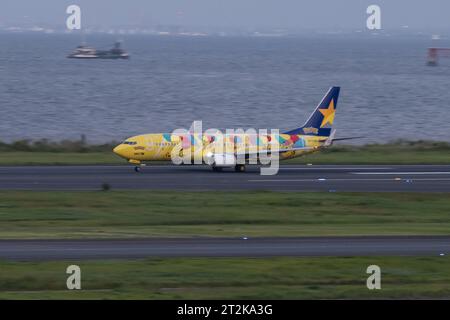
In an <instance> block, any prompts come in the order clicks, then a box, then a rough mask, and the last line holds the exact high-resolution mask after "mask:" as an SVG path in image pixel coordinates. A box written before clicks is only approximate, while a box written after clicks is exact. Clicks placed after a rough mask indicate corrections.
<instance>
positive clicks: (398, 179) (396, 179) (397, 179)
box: [394, 178, 402, 181]
mask: <svg viewBox="0 0 450 320" xmlns="http://www.w3.org/2000/svg"><path fill="white" fill-rule="evenodd" d="M394 180H395V181H400V180H402V178H395V179H394Z"/></svg>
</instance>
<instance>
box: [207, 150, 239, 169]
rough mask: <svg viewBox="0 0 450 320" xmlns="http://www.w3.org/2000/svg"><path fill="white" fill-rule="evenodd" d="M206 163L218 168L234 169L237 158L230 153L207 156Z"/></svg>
mask: <svg viewBox="0 0 450 320" xmlns="http://www.w3.org/2000/svg"><path fill="white" fill-rule="evenodd" d="M205 160H206V163H207V164H209V165H210V166H216V167H232V166H235V165H236V156H235V155H233V154H229V153H218V154H207V155H206V159H205Z"/></svg>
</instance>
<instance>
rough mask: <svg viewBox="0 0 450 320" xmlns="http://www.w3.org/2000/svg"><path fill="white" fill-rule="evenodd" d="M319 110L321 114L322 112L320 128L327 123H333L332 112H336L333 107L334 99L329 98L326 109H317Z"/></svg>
mask: <svg viewBox="0 0 450 320" xmlns="http://www.w3.org/2000/svg"><path fill="white" fill-rule="evenodd" d="M319 111H320V113H321V114H323V120H322V124H321V125H320V127H321V128H322V127H323V126H325V125H326V124H327V123H329V124H330V125H331V124H333V121H334V114H335V112H336V109H335V108H334V99H331V101H330V104H329V105H328V108H327V109H319Z"/></svg>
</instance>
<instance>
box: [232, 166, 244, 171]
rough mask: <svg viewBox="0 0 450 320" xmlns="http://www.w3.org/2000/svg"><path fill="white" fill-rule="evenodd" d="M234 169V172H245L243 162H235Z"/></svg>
mask: <svg viewBox="0 0 450 320" xmlns="http://www.w3.org/2000/svg"><path fill="white" fill-rule="evenodd" d="M234 171H236V172H245V165H244V164H237V165H236V166H235V167H234Z"/></svg>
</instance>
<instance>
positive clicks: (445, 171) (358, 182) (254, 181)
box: [0, 165, 450, 192]
mask: <svg viewBox="0 0 450 320" xmlns="http://www.w3.org/2000/svg"><path fill="white" fill-rule="evenodd" d="M103 184H108V185H109V186H110V188H111V189H149V190H184V191H194V190H199V191H201V190H228V191H230V190H278V191H325V192H341V191H367V192H377V191H378V192H393V191H398V192H400V191H403V192H450V165H311V166H308V165H282V166H281V167H280V170H279V172H278V174H277V175H271V176H264V175H260V168H259V167H258V166H253V167H252V166H249V167H248V168H247V172H242V173H241V172H234V171H232V169H224V170H223V172H212V170H211V169H210V168H209V167H207V166H173V165H149V166H147V167H144V168H143V169H142V171H141V172H139V173H136V172H134V170H133V167H132V166H24V167H18V166H4V167H0V190H99V189H101V188H102V185H103Z"/></svg>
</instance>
